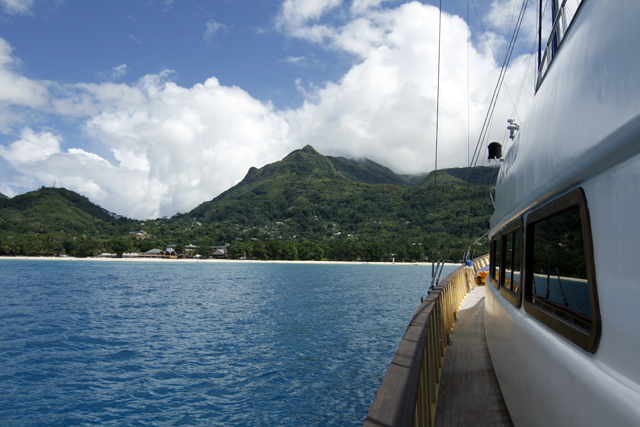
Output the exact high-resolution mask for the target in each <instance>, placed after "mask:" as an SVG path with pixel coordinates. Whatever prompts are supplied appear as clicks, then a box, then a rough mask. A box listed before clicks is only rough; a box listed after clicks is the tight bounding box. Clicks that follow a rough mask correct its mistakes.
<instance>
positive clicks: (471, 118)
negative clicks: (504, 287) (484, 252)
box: [0, 0, 536, 219]
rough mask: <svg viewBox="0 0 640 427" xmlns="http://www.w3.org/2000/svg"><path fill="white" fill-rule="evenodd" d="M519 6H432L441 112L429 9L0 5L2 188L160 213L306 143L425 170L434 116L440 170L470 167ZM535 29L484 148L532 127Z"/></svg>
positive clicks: (350, 4) (117, 1) (286, 1)
mask: <svg viewBox="0 0 640 427" xmlns="http://www.w3.org/2000/svg"><path fill="white" fill-rule="evenodd" d="M522 1H523V0H473V1H472V2H471V1H470V2H468V1H467V0H444V1H443V13H442V17H441V19H442V30H441V38H440V52H441V54H440V86H439V88H440V89H439V95H440V103H439V105H438V104H437V102H436V100H437V94H438V84H437V82H438V19H439V10H438V3H437V2H431V3H433V4H431V3H430V2H418V1H401V0H250V1H249V0H215V1H211V0H210V1H203V0H110V1H102V2H99V1H86V0H0V192H1V193H3V194H5V195H7V196H9V197H13V196H15V195H17V194H22V193H25V192H28V191H33V190H35V189H37V188H39V187H41V186H47V187H50V186H53V185H55V186H56V187H60V186H62V187H64V188H67V189H70V190H73V191H76V192H78V193H80V194H82V195H84V196H86V197H88V198H89V199H90V200H91V201H92V202H94V203H97V204H99V205H100V206H102V207H103V208H105V209H107V210H109V211H111V212H114V213H117V214H120V215H124V216H127V217H131V218H136V219H148V218H159V217H163V216H172V215H174V214H176V213H178V212H187V211H190V210H191V209H193V208H195V207H196V206H198V205H199V204H200V203H203V202H205V201H208V200H211V199H212V198H214V197H215V196H217V195H218V194H220V193H221V192H223V191H225V190H226V189H228V188H229V187H231V186H233V185H235V184H237V183H238V182H240V181H241V180H242V178H243V177H244V176H245V175H246V173H247V171H248V169H249V168H250V167H252V166H254V167H258V168H259V167H262V166H264V165H266V164H268V163H272V162H274V161H277V160H280V159H281V158H283V157H284V156H285V155H287V154H288V153H290V152H291V151H293V150H295V149H299V148H302V147H304V146H305V145H307V144H310V145H312V146H313V147H314V148H315V149H316V150H317V151H319V152H320V153H322V154H324V155H331V156H343V157H347V158H356V159H358V158H368V159H371V160H373V161H376V162H378V163H381V164H383V165H385V166H387V167H389V168H391V169H392V170H393V171H394V172H396V173H400V174H417V173H426V172H429V171H431V170H433V169H434V168H435V165H436V112H438V113H439V114H438V144H437V145H438V150H437V167H438V168H439V169H440V168H446V167H462V166H467V165H468V163H469V158H470V157H471V155H472V153H473V150H474V148H475V146H476V143H477V141H478V136H479V134H480V130H481V128H482V125H483V122H484V119H485V115H486V112H487V109H488V107H489V104H490V100H491V97H492V94H493V92H494V88H495V85H496V82H497V80H498V76H499V73H500V68H501V66H502V63H503V60H504V55H505V50H506V47H507V44H508V41H509V38H510V36H511V29H512V28H513V24H514V22H515V19H516V17H517V13H518V11H519V9H520V7H521V5H522ZM532 3H534V2H532ZM468 11H469V12H468ZM467 13H468V14H469V19H467ZM535 21H536V11H535V5H533V4H532V5H530V6H529V8H528V9H527V13H526V16H525V19H524V23H523V27H522V30H521V32H520V37H519V39H518V42H517V44H516V48H515V51H514V52H515V53H514V55H513V56H512V58H511V61H510V63H509V69H508V72H507V74H506V78H505V85H504V86H503V88H502V89H501V91H500V97H499V100H498V103H497V106H496V111H495V113H494V119H493V121H492V123H491V127H490V129H491V130H490V133H489V138H488V140H487V141H486V142H487V143H488V142H490V141H499V142H501V143H504V142H506V126H507V122H506V120H507V119H508V118H510V117H514V118H516V121H517V122H519V123H521V122H522V121H524V120H526V114H527V111H528V108H529V105H530V103H531V99H532V97H533V86H534V84H533V81H534V69H535V65H534V64H535V58H534V59H533V60H531V59H532V55H531V54H532V52H533V50H532V49H533V46H534V37H535ZM483 29H484V31H483ZM519 94H520V95H519ZM514 106H515V107H514ZM485 145H486V144H485ZM484 157H486V155H485V154H484V151H483V154H482V158H484ZM480 163H482V160H481V161H480ZM54 183H55V184H54Z"/></svg>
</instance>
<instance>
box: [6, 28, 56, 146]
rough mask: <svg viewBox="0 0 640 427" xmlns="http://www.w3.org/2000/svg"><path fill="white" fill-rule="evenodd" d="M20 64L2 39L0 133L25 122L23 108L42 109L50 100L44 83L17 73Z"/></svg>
mask: <svg viewBox="0 0 640 427" xmlns="http://www.w3.org/2000/svg"><path fill="white" fill-rule="evenodd" d="M18 64H19V61H17V60H16V59H15V58H14V57H13V56H12V48H11V46H10V45H9V43H7V42H6V41H5V40H3V39H1V38H0V132H3V133H5V132H8V131H9V129H10V126H11V125H13V124H15V123H16V122H20V121H22V120H23V117H22V112H21V111H20V108H21V107H32V108H35V107H42V106H44V105H45V104H46V102H47V99H48V90H47V88H46V86H45V84H44V83H42V82H38V81H35V80H31V79H29V78H27V77H24V76H22V75H20V74H19V73H18V72H16V70H15V68H16V66H17V65H18Z"/></svg>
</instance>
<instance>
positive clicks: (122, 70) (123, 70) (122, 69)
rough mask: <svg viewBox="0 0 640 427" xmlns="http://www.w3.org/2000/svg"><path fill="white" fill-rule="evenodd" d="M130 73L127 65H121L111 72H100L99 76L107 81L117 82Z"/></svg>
mask: <svg viewBox="0 0 640 427" xmlns="http://www.w3.org/2000/svg"><path fill="white" fill-rule="evenodd" d="M129 71H130V68H129V67H127V64H121V65H117V66H115V67H113V68H111V69H110V70H109V71H102V72H99V73H98V75H99V76H100V77H102V78H105V79H114V80H117V79H119V78H120V77H123V76H124V75H126V74H128V73H129Z"/></svg>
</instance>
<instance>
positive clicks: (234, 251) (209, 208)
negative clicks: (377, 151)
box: [0, 146, 497, 261]
mask: <svg viewBox="0 0 640 427" xmlns="http://www.w3.org/2000/svg"><path fill="white" fill-rule="evenodd" d="M496 175H497V169H495V168H488V167H481V168H476V169H475V170H473V171H472V170H470V169H468V168H456V169H444V170H440V171H438V172H437V173H434V172H432V173H430V174H425V175H419V176H407V175H397V174H395V173H394V172H393V171H391V170H390V169H388V168H386V167H384V166H382V165H380V164H377V163H375V162H373V161H371V160H367V159H362V160H353V159H345V158H341V157H331V156H324V155H322V154H320V153H318V152H316V151H315V150H314V149H313V148H312V147H311V146H306V147H304V148H303V149H300V150H295V151H294V152H292V153H291V154H289V155H288V156H286V157H285V158H284V159H282V160H281V161H278V162H274V163H271V164H269V165H266V166H264V167H263V168H260V169H257V168H251V169H250V170H249V171H248V173H247V175H246V176H245V178H244V179H243V180H242V181H241V182H240V183H238V184H237V185H236V186H234V187H232V188H230V189H229V190H227V191H225V192H224V193H222V194H220V195H219V196H217V197H216V198H214V199H213V200H211V201H208V202H205V203H202V204H201V205H200V206H197V207H196V208H195V209H193V210H192V211H190V212H188V213H182V214H180V213H179V214H176V215H174V216H173V217H170V218H167V217H164V218H157V219H149V220H144V221H137V220H133V219H129V218H124V217H122V216H119V215H117V214H115V213H111V212H108V211H107V210H105V209H103V208H101V207H99V206H97V205H95V204H93V203H92V202H91V201H90V200H89V199H87V198H86V197H84V196H81V195H79V194H77V193H75V192H73V191H69V190H66V189H63V188H45V187H43V188H40V189H39V190H37V191H33V192H29V193H26V194H22V195H18V196H15V197H13V198H0V255H36V256H37V255H42V256H54V255H59V254H68V255H71V256H77V257H87V256H95V255H97V254H99V253H102V252H109V253H115V254H118V255H121V254H123V253H128V252H144V251H147V250H149V249H152V248H158V249H165V247H167V246H168V245H176V247H175V249H176V252H178V253H179V254H180V253H181V252H182V253H184V254H187V255H188V256H195V255H197V254H199V255H201V256H205V257H206V256H209V255H211V252H212V249H211V247H212V246H221V245H224V244H226V243H229V244H230V245H229V247H228V251H227V254H228V256H229V257H230V258H248V259H265V260H267V259H268V260H275V259H283V260H347V261H348V260H363V261H390V260H392V259H395V260H397V261H418V260H424V259H425V258H426V257H428V258H431V256H432V251H434V250H435V251H436V252H437V253H438V254H446V255H445V257H446V258H447V259H449V260H454V261H459V260H461V259H462V258H463V256H464V252H465V250H466V248H467V247H468V246H469V245H470V244H471V243H472V242H473V241H475V240H476V239H477V238H478V237H479V236H480V235H482V234H484V233H485V230H486V224H487V222H488V220H489V217H490V215H491V213H492V212H493V207H492V205H491V201H490V199H489V196H488V193H489V191H490V188H491V187H492V186H493V185H494V183H495V179H496ZM478 243H479V244H481V245H485V246H484V248H487V246H486V241H484V240H480V241H479V242H478ZM189 244H191V245H195V246H198V248H197V249H195V250H191V251H187V250H185V248H186V247H187V245H189ZM478 251H479V252H486V249H485V250H482V249H481V248H480V247H478ZM479 252H478V253H479Z"/></svg>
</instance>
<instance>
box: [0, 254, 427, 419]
mask: <svg viewBox="0 0 640 427" xmlns="http://www.w3.org/2000/svg"><path fill="white" fill-rule="evenodd" d="M0 268H2V271H3V274H2V277H1V278H0V290H1V292H2V295H3V298H2V299H1V300H0V364H1V365H2V367H3V369H2V371H0V381H1V382H2V385H3V386H2V388H0V421H1V424H2V425H9V426H90V425H108V426H120V425H127V426H158V425H162V426H164V425H167V426H180V425H220V426H234V425H237V426H281V425H287V426H289V425H292V426H310V425H323V426H324V425H334V426H345V425H346V426H356V425H361V424H362V421H363V420H364V417H365V416H366V413H367V411H368V408H369V405H370V404H371V402H372V400H373V397H374V396H375V393H376V391H377V387H378V386H379V384H380V382H381V380H382V377H383V376H384V373H385V372H386V369H387V366H388V364H389V362H390V360H391V358H392V356H393V354H394V352H395V349H396V347H397V345H398V343H399V341H400V338H401V336H402V334H403V332H404V330H405V328H406V325H407V322H408V320H409V319H410V317H411V315H412V313H413V311H414V310H415V308H416V307H417V305H418V303H419V300H420V294H421V292H423V290H424V288H425V286H426V283H427V278H426V276H427V273H428V272H427V270H428V269H426V268H420V267H416V268H414V267H408V266H392V265H388V266H367V265H353V266H350V265H347V266H344V265H298V264H295V265H291V264H206V263H198V264H196V263H194V264H178V263H166V264H161V263H153V264H151V263H135V262H133V263H130V262H127V263H97V262H96V263H94V262H83V263H70V262H53V261H51V262H38V261H34V262H30V261H4V260H3V261H0ZM429 271H430V269H429Z"/></svg>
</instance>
